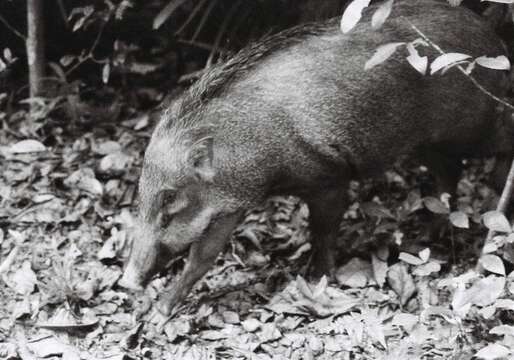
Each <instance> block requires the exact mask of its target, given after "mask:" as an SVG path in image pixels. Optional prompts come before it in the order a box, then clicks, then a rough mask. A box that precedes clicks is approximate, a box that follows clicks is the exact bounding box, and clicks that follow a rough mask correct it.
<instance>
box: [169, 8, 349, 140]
mask: <svg viewBox="0 0 514 360" xmlns="http://www.w3.org/2000/svg"><path fill="white" fill-rule="evenodd" d="M338 21H339V19H338V18H333V19H330V20H328V21H325V22H320V23H308V24H303V25H298V26H295V27H293V28H291V29H287V30H284V31H282V32H279V33H277V34H273V35H268V36H265V37H264V38H262V39H261V40H259V41H256V42H254V43H252V44H250V45H248V46H246V47H245V48H243V49H242V50H240V51H239V52H238V53H236V54H235V55H234V56H233V57H231V58H230V59H228V60H226V61H224V62H221V63H219V64H216V65H214V66H212V67H211V68H210V69H208V70H207V71H206V72H205V73H204V74H203V75H202V77H200V79H198V81H197V82H196V83H194V84H193V85H192V86H191V87H190V88H189V90H188V91H186V93H185V94H184V95H183V96H181V99H180V101H179V104H178V105H177V107H176V110H175V111H171V112H167V114H165V116H163V119H162V120H161V121H162V122H164V124H162V125H163V127H164V129H169V130H171V129H172V128H176V127H179V128H190V127H195V123H196V121H195V120H196V119H197V118H198V117H200V116H201V114H202V110H203V108H204V105H205V104H207V103H208V102H209V100H210V99H214V98H216V97H218V96H220V95H221V94H222V93H223V91H224V90H225V89H227V88H228V86H229V85H230V84H231V83H232V82H234V81H235V80H237V79H238V78H239V77H241V76H242V75H243V74H245V73H247V72H248V71H250V70H252V68H254V67H255V66H256V65H257V64H258V63H259V62H260V61H261V60H262V59H264V58H266V57H267V56H269V55H271V54H272V53H274V52H276V51H278V50H281V49H286V48H288V47H290V46H293V45H295V44H297V43H299V42H301V41H303V40H305V39H306V38H308V37H310V36H316V35H321V34H324V33H326V32H328V31H330V30H331V29H333V28H334V26H336V25H337V23H338ZM172 113H173V114H172ZM175 132H180V131H178V129H175Z"/></svg>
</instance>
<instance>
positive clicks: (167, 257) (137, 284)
mask: <svg viewBox="0 0 514 360" xmlns="http://www.w3.org/2000/svg"><path fill="white" fill-rule="evenodd" d="M188 251H189V247H186V248H185V249H184V250H181V251H179V252H176V253H175V252H174V253H171V251H170V250H169V249H168V248H167V247H166V246H164V245H161V246H159V249H158V253H159V256H158V258H157V262H156V264H155V265H154V266H153V267H152V268H151V269H150V270H148V271H147V272H146V273H145V272H143V271H141V269H139V268H137V267H135V266H134V265H133V264H132V263H131V262H130V259H129V262H128V266H127V267H126V268H125V270H124V272H123V276H122V277H121V279H120V280H119V281H118V285H119V286H121V287H123V288H126V289H129V290H134V291H142V290H144V289H145V288H146V286H147V285H148V283H149V282H150V281H151V280H152V279H154V278H158V277H161V276H165V275H166V274H167V273H168V272H169V271H170V270H171V269H172V268H173V267H174V265H175V264H176V263H178V262H179V261H181V260H183V259H184V257H185V256H186V255H187V252H188Z"/></svg>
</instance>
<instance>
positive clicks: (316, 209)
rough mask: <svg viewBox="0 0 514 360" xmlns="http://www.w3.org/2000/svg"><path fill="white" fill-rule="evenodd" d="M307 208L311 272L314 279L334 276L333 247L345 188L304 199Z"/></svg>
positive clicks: (329, 190)
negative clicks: (311, 249) (311, 250)
mask: <svg viewBox="0 0 514 360" xmlns="http://www.w3.org/2000/svg"><path fill="white" fill-rule="evenodd" d="M306 201H307V205H308V206H309V225H310V230H311V243H312V246H313V249H314V252H313V259H312V265H313V272H312V275H313V276H314V277H315V278H320V277H321V276H323V275H327V276H329V277H331V278H332V277H333V276H334V270H335V257H334V255H335V254H334V252H335V245H336V238H337V234H338V232H339V226H340V224H341V219H342V217H343V214H344V211H345V210H346V207H347V199H346V186H341V188H337V189H327V190H325V191H324V192H322V193H317V194H316V196H310V197H308V198H306Z"/></svg>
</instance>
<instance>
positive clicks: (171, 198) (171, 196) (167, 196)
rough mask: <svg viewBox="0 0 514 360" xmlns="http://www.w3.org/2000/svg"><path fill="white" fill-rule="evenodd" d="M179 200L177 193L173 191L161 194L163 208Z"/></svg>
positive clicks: (167, 190) (168, 190) (169, 190)
mask: <svg viewBox="0 0 514 360" xmlns="http://www.w3.org/2000/svg"><path fill="white" fill-rule="evenodd" d="M176 199H177V191H176V190H173V189H166V190H163V191H162V193H161V206H163V207H164V206H166V205H171V204H173V203H174V202H175V200H176Z"/></svg>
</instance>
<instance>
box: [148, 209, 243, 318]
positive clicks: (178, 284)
mask: <svg viewBox="0 0 514 360" xmlns="http://www.w3.org/2000/svg"><path fill="white" fill-rule="evenodd" d="M239 219H240V213H237V214H230V215H227V216H223V217H217V218H214V219H212V220H211V223H210V224H209V226H208V227H207V229H206V230H205V233H204V234H203V236H202V237H201V238H200V240H198V241H196V242H194V243H193V244H192V245H191V248H190V249H189V257H188V261H187V264H186V267H185V269H184V271H183V272H182V275H181V276H180V278H179V279H178V280H175V281H174V282H173V283H172V284H171V285H170V286H169V287H168V288H167V289H166V291H165V292H164V293H163V295H162V296H161V300H160V301H159V304H158V308H159V310H160V311H161V312H162V313H163V314H166V315H169V314H170V313H171V311H172V310H173V308H174V307H175V306H176V305H178V304H179V303H180V302H181V301H182V300H183V299H184V298H185V297H186V296H187V294H188V293H189V291H190V290H191V288H192V287H193V285H194V284H195V283H196V282H197V281H198V280H199V279H200V278H201V277H202V276H203V275H204V274H205V273H206V272H207V271H208V270H209V269H210V268H211V266H212V264H213V263H214V261H215V260H216V258H217V256H218V254H219V253H220V252H221V251H223V249H224V247H225V245H226V244H227V242H228V240H229V238H230V234H231V233H232V231H233V230H234V228H235V227H236V225H237V223H238V221H239Z"/></svg>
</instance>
